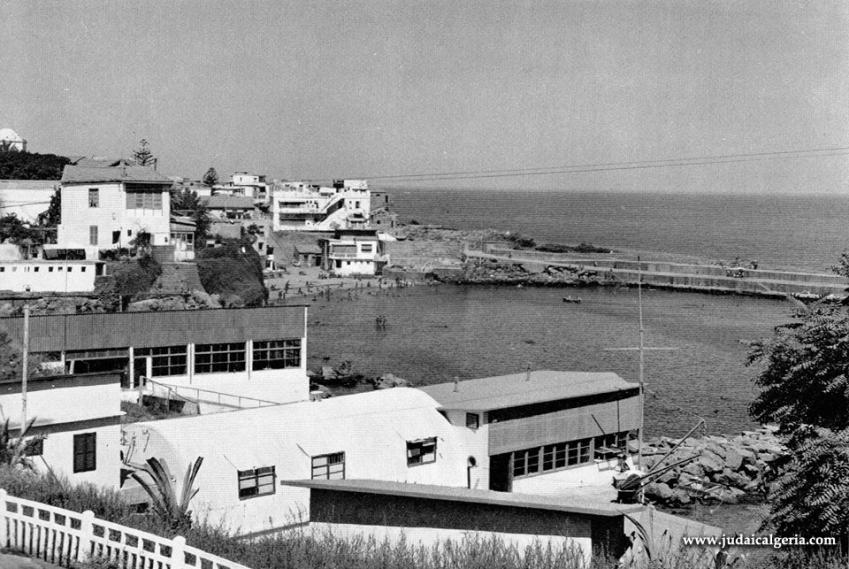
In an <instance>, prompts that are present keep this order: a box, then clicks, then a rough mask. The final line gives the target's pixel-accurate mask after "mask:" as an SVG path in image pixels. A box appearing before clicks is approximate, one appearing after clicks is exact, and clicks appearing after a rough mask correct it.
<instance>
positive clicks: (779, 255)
mask: <svg viewBox="0 0 849 569" xmlns="http://www.w3.org/2000/svg"><path fill="white" fill-rule="evenodd" d="M390 193H391V196H392V200H393V204H394V206H395V209H396V210H397V211H398V212H399V213H400V214H401V216H402V219H415V220H416V221H419V222H421V223H434V224H442V225H447V226H451V227H457V228H486V227H492V228H495V229H502V230H515V231H519V232H521V233H525V234H528V235H531V236H533V237H534V238H536V239H537V240H538V241H552V242H565V243H577V242H580V241H585V242H589V243H593V244H596V245H609V246H612V247H617V246H618V247H630V248H634V249H642V250H647V251H663V252H671V253H682V254H688V255H697V256H702V257H707V258H710V259H733V258H734V257H737V256H739V257H741V258H747V259H757V260H758V261H760V263H761V264H762V265H765V266H772V267H793V268H799V269H804V270H812V271H822V270H826V269H828V267H830V266H831V265H833V264H834V263H835V262H836V261H837V259H838V257H839V256H840V253H841V252H842V251H843V250H844V249H846V248H849V232H848V231H847V229H846V219H847V218H849V197H847V196H826V195H814V196H788V195H779V196H765V195H754V196H752V195H749V196H739V195H736V196H735V195H684V194H672V195H670V194H633V193H629V194H623V193H590V192H585V193H575V192H539V191H533V192H531V191H529V192H521V193H520V192H508V191H490V192H487V191H483V190H409V189H404V190H390Z"/></svg>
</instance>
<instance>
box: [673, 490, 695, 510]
mask: <svg viewBox="0 0 849 569" xmlns="http://www.w3.org/2000/svg"><path fill="white" fill-rule="evenodd" d="M692 501H693V500H692V498H690V494H689V492H687V491H686V490H684V489H683V488H676V489H675V490H673V491H672V502H675V503H677V504H680V505H681V506H686V505H687V504H689V503H690V502H692Z"/></svg>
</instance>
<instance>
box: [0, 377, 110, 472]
mask: <svg viewBox="0 0 849 569" xmlns="http://www.w3.org/2000/svg"><path fill="white" fill-rule="evenodd" d="M44 381H45V380H38V383H39V384H42V385H43V382H44ZM32 385H33V386H34V385H35V382H33V384H32ZM63 385H66V387H63ZM21 403H22V401H21V394H20V393H2V394H0V411H2V415H3V417H4V418H8V419H10V422H11V424H12V425H13V426H14V427H15V428H18V427H19V425H20V419H21ZM122 414H123V413H122V411H121V386H120V385H119V384H118V382H117V381H116V382H113V383H108V384H105V385H103V384H101V385H82V386H73V385H69V382H67V381H66V380H58V379H57V381H56V384H55V386H54V387H52V388H49V389H30V390H29V391H28V393H27V422H29V421H30V420H32V419H35V427H36V428H39V427H45V428H47V427H49V428H50V429H51V430H54V431H60V432H52V433H50V434H48V435H47V438H46V439H45V440H44V453H43V454H42V456H41V457H38V456H36V457H32V462H33V464H34V465H35V466H36V467H37V468H39V469H41V470H46V468H47V466H49V467H50V468H51V469H53V471H54V472H56V473H57V474H64V475H66V476H67V477H68V478H69V480H71V481H72V482H92V483H95V484H100V485H105V486H110V487H117V485H118V481H119V472H120V463H121V460H120V443H121V426H120V425H118V424H114V425H106V426H94V427H90V428H86V427H81V426H77V427H76V430H68V431H65V430H64V429H65V428H67V427H65V426H64V425H69V424H70V423H75V422H82V421H96V420H98V419H109V418H113V419H114V418H116V417H118V416H120V415H122ZM91 432H95V433H97V458H96V466H97V469H96V470H93V471H91V472H79V473H76V474H75V473H74V472H73V466H74V435H75V434H81V433H91ZM45 463H46V465H45Z"/></svg>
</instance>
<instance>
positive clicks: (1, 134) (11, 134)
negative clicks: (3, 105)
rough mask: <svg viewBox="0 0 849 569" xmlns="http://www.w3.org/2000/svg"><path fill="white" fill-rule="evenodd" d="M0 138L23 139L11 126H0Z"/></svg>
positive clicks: (14, 140)
mask: <svg viewBox="0 0 849 569" xmlns="http://www.w3.org/2000/svg"><path fill="white" fill-rule="evenodd" d="M0 140H8V141H11V142H23V141H24V139H23V138H21V137H20V136H18V133H17V132H15V131H14V130H12V129H11V128H0Z"/></svg>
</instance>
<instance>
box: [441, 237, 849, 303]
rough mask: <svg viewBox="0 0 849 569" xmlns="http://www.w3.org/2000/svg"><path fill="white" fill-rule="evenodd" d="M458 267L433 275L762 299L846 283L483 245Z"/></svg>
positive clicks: (813, 295) (828, 277) (806, 296)
mask: <svg viewBox="0 0 849 569" xmlns="http://www.w3.org/2000/svg"><path fill="white" fill-rule="evenodd" d="M464 259H465V262H464V264H463V265H462V266H461V267H460V268H456V269H451V270H444V271H442V273H439V272H438V271H437V272H436V274H437V277H438V278H440V279H442V280H446V281H448V282H455V283H462V284H529V285H543V286H545V285H547V286H617V285H624V286H630V285H635V284H637V282H638V281H642V283H643V284H644V285H645V286H648V287H652V288H661V289H668V290H679V291H691V292H705V293H715V294H738V295H745V296H760V297H767V298H784V297H786V296H787V295H791V296H794V297H796V298H799V299H802V300H813V299H817V298H821V297H824V296H829V295H833V296H835V297H840V298H842V297H843V296H845V291H846V288H847V286H849V281H847V279H846V278H844V277H842V276H839V275H834V274H817V273H801V272H795V271H778V270H761V269H755V268H751V267H739V266H720V265H708V264H688V263H670V262H657V261H640V262H638V261H635V260H628V259H615V258H607V257H605V258H595V257H575V256H570V255H561V254H557V253H540V252H537V251H526V250H514V249H505V248H498V247H489V248H487V250H486V251H478V250H471V249H467V250H465V251H464Z"/></svg>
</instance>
